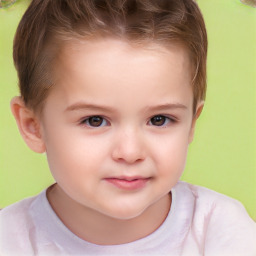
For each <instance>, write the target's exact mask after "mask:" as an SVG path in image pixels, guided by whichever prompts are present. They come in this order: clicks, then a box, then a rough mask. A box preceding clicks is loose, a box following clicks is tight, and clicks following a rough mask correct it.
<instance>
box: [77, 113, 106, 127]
mask: <svg viewBox="0 0 256 256" xmlns="http://www.w3.org/2000/svg"><path fill="white" fill-rule="evenodd" d="M92 117H100V118H102V119H103V121H105V122H106V125H103V126H102V125H100V126H91V125H88V124H86V123H85V122H86V121H87V120H89V119H90V118H92ZM78 123H79V124H80V125H82V126H86V127H88V128H94V129H96V128H100V127H105V126H109V125H110V122H109V120H108V119H107V118H106V117H104V116H102V115H89V116H85V117H83V118H81V119H79V121H78Z"/></svg>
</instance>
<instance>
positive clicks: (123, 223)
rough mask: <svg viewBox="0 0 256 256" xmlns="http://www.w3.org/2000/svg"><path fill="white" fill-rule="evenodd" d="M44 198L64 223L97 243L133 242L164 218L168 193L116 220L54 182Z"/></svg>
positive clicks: (79, 234)
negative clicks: (135, 213)
mask: <svg viewBox="0 0 256 256" xmlns="http://www.w3.org/2000/svg"><path fill="white" fill-rule="evenodd" d="M47 198H48V200H49V203H50V204H51V206H52V208H53V210H54V211H55V213H56V214H57V215H58V217H59V218H60V219H61V221H62V222H63V223H64V225H65V226H66V227H67V228H68V229H69V230H70V231H71V232H73V233H74V234H75V235H77V236H78V237H80V238H81V239H83V240H86V241H87V242H90V243H94V244H98V245H117V244H125V243H129V242H133V241H135V240H138V239H141V238H143V237H146V236H148V235H150V234H151V233H153V232H154V231H155V230H156V229H157V228H158V227H159V226H161V224H162V223H163V222H164V220H165V219H166V217H167V215H168V212H169V210H170V205H171V200H172V199H171V194H168V195H166V196H164V197H163V198H161V199H160V200H159V201H157V202H156V203H154V204H152V205H151V206H149V207H148V208H147V209H146V210H145V211H144V212H143V213H142V214H140V215H139V216H137V217H134V218H132V219H128V220H122V219H116V218H112V217H110V216H107V215H104V214H102V213H100V212H97V211H95V210H93V209H90V208H88V207H85V206H83V205H81V204H79V203H77V202H75V201H74V200H73V199H71V198H70V197H69V196H68V195H67V194H66V193H65V192H64V191H63V190H62V189H61V188H60V187H59V186H58V184H56V185H54V186H53V187H50V188H49V189H48V190H47Z"/></svg>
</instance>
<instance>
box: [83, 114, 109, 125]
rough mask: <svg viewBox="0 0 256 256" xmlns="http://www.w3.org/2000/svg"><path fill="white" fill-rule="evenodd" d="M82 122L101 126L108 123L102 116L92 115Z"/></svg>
mask: <svg viewBox="0 0 256 256" xmlns="http://www.w3.org/2000/svg"><path fill="white" fill-rule="evenodd" d="M82 123H83V124H86V125H87V126H90V127H100V126H105V125H106V124H107V122H106V120H105V119H104V118H103V117H101V116H91V117H89V118H87V119H85V120H84V121H83V122H82Z"/></svg>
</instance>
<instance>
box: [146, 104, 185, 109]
mask: <svg viewBox="0 0 256 256" xmlns="http://www.w3.org/2000/svg"><path fill="white" fill-rule="evenodd" d="M187 108H188V107H187V106H186V105H183V104H181V103H166V104H160V105H157V106H149V107H146V110H147V111H157V110H165V109H166V110H169V109H184V110H186V109H187Z"/></svg>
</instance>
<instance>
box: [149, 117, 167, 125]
mask: <svg viewBox="0 0 256 256" xmlns="http://www.w3.org/2000/svg"><path fill="white" fill-rule="evenodd" d="M151 123H152V124H153V125H157V126H161V125H163V124H164V123H165V117H164V116H154V117H153V118H152V119H151Z"/></svg>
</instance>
